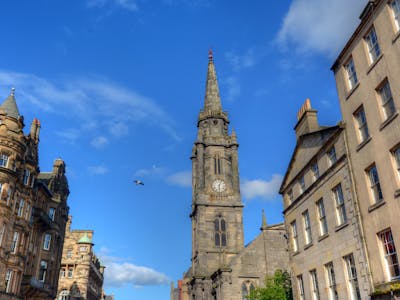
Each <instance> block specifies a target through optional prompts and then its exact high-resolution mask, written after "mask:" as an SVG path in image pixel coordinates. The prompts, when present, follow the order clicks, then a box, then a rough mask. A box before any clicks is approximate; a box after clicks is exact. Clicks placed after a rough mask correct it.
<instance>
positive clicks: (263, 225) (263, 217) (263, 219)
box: [260, 209, 268, 230]
mask: <svg viewBox="0 0 400 300" xmlns="http://www.w3.org/2000/svg"><path fill="white" fill-rule="evenodd" d="M267 228H268V225H267V218H266V217H265V212H264V209H263V210H262V223H261V228H260V230H266V229H267Z"/></svg>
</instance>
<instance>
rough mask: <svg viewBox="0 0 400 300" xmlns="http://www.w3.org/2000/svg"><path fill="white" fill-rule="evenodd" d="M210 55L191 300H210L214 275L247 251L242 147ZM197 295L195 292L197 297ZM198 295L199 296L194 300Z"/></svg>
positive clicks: (198, 147)
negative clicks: (231, 127) (232, 127)
mask: <svg viewBox="0 0 400 300" xmlns="http://www.w3.org/2000/svg"><path fill="white" fill-rule="evenodd" d="M228 125H229V119H228V114H227V113H226V112H224V111H223V110H222V106H221V99H220V95H219V88H218V81H217V76H216V72H215V67H214V62H213V56H212V52H211V51H210V53H209V61H208V72H207V82H206V94H205V100H204V109H203V110H201V111H200V114H199V118H198V122H197V127H198V132H197V139H196V141H195V143H194V146H193V152H192V156H191V159H192V188H193V195H192V198H193V202H192V213H191V215H190V217H191V219H192V269H191V274H192V282H191V284H190V286H191V289H192V293H193V298H196V299H212V298H213V297H214V296H213V295H211V293H212V287H211V285H212V279H211V277H212V274H213V273H215V272H216V271H217V270H219V269H221V268H223V267H224V266H227V265H228V264H229V262H230V261H231V260H232V258H233V257H235V256H236V255H237V254H238V253H240V252H241V251H242V250H243V248H244V242H243V220H242V209H243V205H242V201H241V197H240V190H239V171H238V153H237V150H238V143H237V140H236V134H235V132H234V131H233V130H232V132H231V134H230V133H229V131H228ZM196 291H197V292H196ZM194 294H197V296H195V295H194Z"/></svg>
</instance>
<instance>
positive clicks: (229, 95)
mask: <svg viewBox="0 0 400 300" xmlns="http://www.w3.org/2000/svg"><path fill="white" fill-rule="evenodd" d="M221 84H222V86H223V87H224V88H225V89H226V93H225V99H226V100H228V101H234V100H235V99H236V98H237V97H238V96H239V95H240V90H241V87H240V83H239V80H238V79H237V77H235V76H230V77H227V78H226V79H225V80H222V82H221Z"/></svg>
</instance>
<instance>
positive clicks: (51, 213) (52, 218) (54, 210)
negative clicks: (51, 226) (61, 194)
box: [48, 207, 56, 221]
mask: <svg viewBox="0 0 400 300" xmlns="http://www.w3.org/2000/svg"><path fill="white" fill-rule="evenodd" d="M55 215H56V209H55V208H54V207H50V208H49V213H48V216H49V218H50V219H51V220H52V221H54V217H55Z"/></svg>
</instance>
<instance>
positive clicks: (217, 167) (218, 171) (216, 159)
mask: <svg viewBox="0 0 400 300" xmlns="http://www.w3.org/2000/svg"><path fill="white" fill-rule="evenodd" d="M214 174H216V175H219V174H222V163H221V158H220V157H219V155H218V154H217V155H215V156H214Z"/></svg>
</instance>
